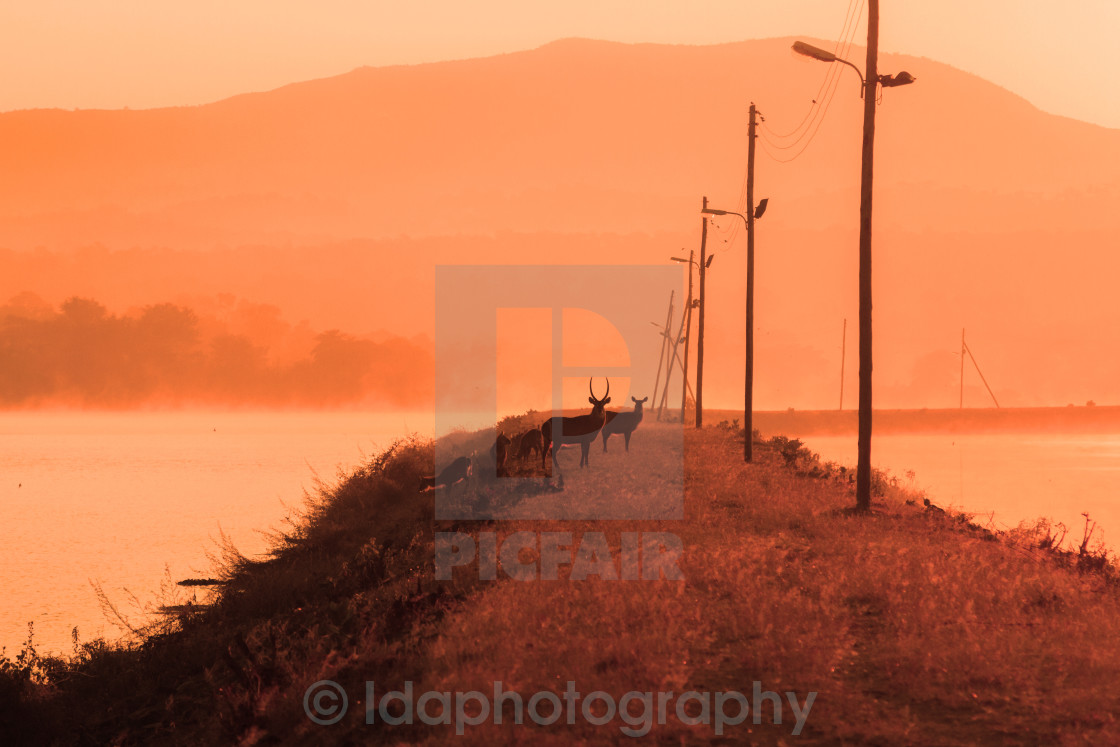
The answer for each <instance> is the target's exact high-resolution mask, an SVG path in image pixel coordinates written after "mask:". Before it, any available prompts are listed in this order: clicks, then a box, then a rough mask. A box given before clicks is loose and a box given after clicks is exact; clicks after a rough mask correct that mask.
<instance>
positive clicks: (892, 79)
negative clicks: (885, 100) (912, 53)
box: [879, 70, 917, 88]
mask: <svg viewBox="0 0 1120 747" xmlns="http://www.w3.org/2000/svg"><path fill="white" fill-rule="evenodd" d="M916 80H917V78H915V77H914V76H913V75H911V74H910V73H908V72H906V71H905V70H903V71H902V72H901V73H899V74H898V75H880V76H879V85H881V86H883V88H893V87H895V86H908V85H910V84H911V83H913V82H914V81H916Z"/></svg>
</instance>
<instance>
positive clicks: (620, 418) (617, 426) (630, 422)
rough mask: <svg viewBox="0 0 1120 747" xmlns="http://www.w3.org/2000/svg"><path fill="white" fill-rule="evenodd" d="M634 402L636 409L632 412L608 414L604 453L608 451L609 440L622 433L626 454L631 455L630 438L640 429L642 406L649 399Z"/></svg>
mask: <svg viewBox="0 0 1120 747" xmlns="http://www.w3.org/2000/svg"><path fill="white" fill-rule="evenodd" d="M630 399H632V400H634V409H633V411H631V412H608V413H607V422H606V423H604V424H603V451H604V452H605V451H606V450H607V439H608V438H610V437H611V436H613V435H614V434H615V433H621V434H622V435H623V437H624V438H625V439H626V453H627V454H629V453H630V436H631V434H633V433H634V429H635V428H637V427H638V423H641V422H642V405H644V404H645V402H646V400H647V399H649V397H642V398H641V399H635V398H634V397H631V398H630Z"/></svg>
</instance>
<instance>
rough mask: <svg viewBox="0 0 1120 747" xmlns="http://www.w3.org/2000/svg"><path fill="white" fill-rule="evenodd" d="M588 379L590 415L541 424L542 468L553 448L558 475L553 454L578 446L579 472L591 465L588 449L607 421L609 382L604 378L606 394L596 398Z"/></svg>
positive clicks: (552, 420) (609, 397)
mask: <svg viewBox="0 0 1120 747" xmlns="http://www.w3.org/2000/svg"><path fill="white" fill-rule="evenodd" d="M591 383H592V382H591V380H590V379H588V381H587V388H588V390H589V391H590V392H591V396H590V397H588V398H587V401H588V402H590V403H591V413H590V414H588V415H579V416H577V417H574V418H565V417H554V418H550V419H548V420H546V421H544V422H543V423H541V440H542V451H541V466H542V467H544V466H545V457H546V455H547V454H548V450H549V448H550V447H551V448H552V465H553V466H554V467H555V468H556V471H557V474H559V471H560V463H559V462H558V461H556V452H557V450H558V449H560V447H562V446H564V444H579V446H580V451H581V452H582V453H581V455H580V460H579V466H580V468H581V469H582V468H583V466H584V465H586V464H590V463H591V462H590V461H589V460H588V456H587V454H588V451H589V450H590V448H591V442H592V441H594V440H595V437H596V436H598V435H599V431H600V430H601V429H602V428H603V423H604V422H605V421H606V415H605V414H604V410H603V408H604V407H606V406H607V403H608V402H610V401H611V380H610V379H607V392H606V394H604V395H603V398H602V399H596V398H595V389H594V388H593V387H592V385H591ZM563 484H564V476H563V475H560V485H561V486H563Z"/></svg>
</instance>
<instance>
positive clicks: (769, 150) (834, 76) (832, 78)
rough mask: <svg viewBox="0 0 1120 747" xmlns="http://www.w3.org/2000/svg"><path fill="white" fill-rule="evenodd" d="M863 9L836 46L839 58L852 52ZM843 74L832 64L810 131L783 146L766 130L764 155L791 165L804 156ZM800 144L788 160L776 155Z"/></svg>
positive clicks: (763, 143) (838, 67) (861, 6)
mask: <svg viewBox="0 0 1120 747" xmlns="http://www.w3.org/2000/svg"><path fill="white" fill-rule="evenodd" d="M863 9H864V2H862V1H861V2H860V5H859V11H858V13H857V15H856V17H855V22H854V23H852V24H851V26H850V27H847V31H846V34H845V36H846V37H847V38H846V39H845V38H844V37H841V39H840V40H839V41H837V45H836V52H837V56H839V57H847V56H848V52H849V51H850V50H851V47H852V44H853V42H854V38H855V31H856V29H857V28H858V26H859V19H860V18H862V17H863ZM841 46H843V47H844V51H843V52H840V47H841ZM841 73H842V70H841V69H840V66H839V63H836V62H834V63H832V64H831V66H830V70H829V73H828V75H826V78H825V80H826V83H827V84H828V90H827V92H826V94H825V100H824V103H823V104H820V105H818V104H817V100H814V106H815V107H816V112H815V116H814V117H813V119H812V122H811V123H810V126H809V129H808V130H806V131H805V132H804V133H802V134H801V135H800V136H799V137H798V139H797V140H795V141H794V142H792V143H789V144H788V145H782V144H780V143H776V142H771V141H770V140H769V139H768V138H767V137H766V136H765V132H766V130H764V137H763V138H762V145H763V148H762V150H763V152H764V153H766V155H767V156H769V157H770V158H771V159H772V160H774V161H777V162H778V163H790V162H791V161H794V160H796V159H797V158H799V157H800V156H801V154H803V153H804V152H805V151H806V150H807V149H808V148H809V145H810V144H811V143H812V142H813V139H814V138H816V136H817V133H818V132H820V129H821V125H822V124H824V120H825V118H826V117H827V116H828V109H829V107H830V106H831V104H832V99H833V98H834V97H835V95H836V91H837V89H838V88H839V83H840V74H841ZM810 112H813V108H810ZM767 129H768V128H767ZM806 136H807V137H808V139H807V140H806V139H805V138H806ZM799 144H800V145H801V147H800V148H799V149H798V150H797V152H795V153H793V154H792V155H790V156H789V157H788V158H783V157H781V156H779V155H777V154H775V153H774V150H790V149H793V148H795V147H797V146H798V145H799Z"/></svg>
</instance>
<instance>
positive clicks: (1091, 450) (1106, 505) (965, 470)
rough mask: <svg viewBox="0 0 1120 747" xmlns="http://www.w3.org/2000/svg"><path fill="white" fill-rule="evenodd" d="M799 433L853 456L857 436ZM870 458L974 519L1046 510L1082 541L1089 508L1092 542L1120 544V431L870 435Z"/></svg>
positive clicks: (838, 454) (831, 452)
mask: <svg viewBox="0 0 1120 747" xmlns="http://www.w3.org/2000/svg"><path fill="white" fill-rule="evenodd" d="M801 440H802V441H803V442H804V443H805V445H806V446H807V447H808V448H810V449H812V450H813V451H815V452H817V453H819V454H820V455H821V457H822V458H823V459H826V460H831V461H835V462H839V463H841V464H845V465H854V464H855V463H856V436H855V435H851V436H804V437H802V438H801ZM871 462H872V464H873V465H874V466H875V467H878V468H883V469H887V470H889V471H890V472H891V474H892V475H894V476H896V477H898V478H899V479H900V480H901V481H902V483H903V484H904V485H909V486H913V487H915V488H918V489H920V490H924V491H925V492H926V493H927V494H928V496H929V498H930V500H932V501H933V502H934V503H936V504H938V505H940V506H945V507H952V508H954V509H958V510H963V511H967V512H970V513H974V514H976V515H977V516H976V521H978V522H979V523H982V524H986V523H987V522H988V520H989V517H990V518H991V521H992V522H993V523H994V524H995V526H996V528H999V529H1008V528H1011V527H1015V526H1017V525H1018V524H1019V523H1020V522H1023V521H1029V522H1033V521H1034V520H1035V519H1038V518H1040V517H1047V518H1051V519H1052V520H1054V521H1061V522H1062V523H1064V524H1065V525H1066V526H1067V527H1068V528H1069V530H1070V531H1069V536H1068V537H1067V544H1068V542H1069V541H1070V540H1076V543H1077V544H1080V542H1081V537H1082V532H1083V528H1084V525H1085V518H1084V517H1083V516H1082V513H1083V512H1088V514H1089V516H1090V517H1091V518H1092V520H1093V521H1095V522H1097V523H1098V527H1097V529H1096V531H1095V532H1094V533H1093V542H1092V543H1091V544H1093V543H1095V541H1096V540H1097V539H1103V540H1105V541H1106V542H1107V544H1108V545H1109V546H1111V547H1120V434H1092V435H1088V434H1086V435H1077V434H1068V433H1063V434H1051V435H1040V434H1027V433H997V434H990V433H988V434H976V433H972V434H953V433H948V434H946V433H938V434H885V435H882V436H874V437H873V439H872V448H871ZM909 472H912V473H913V477H912V478H910V477H908V473H909Z"/></svg>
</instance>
